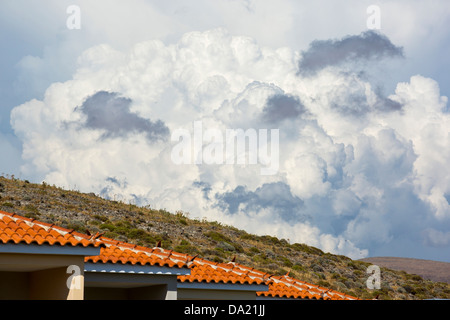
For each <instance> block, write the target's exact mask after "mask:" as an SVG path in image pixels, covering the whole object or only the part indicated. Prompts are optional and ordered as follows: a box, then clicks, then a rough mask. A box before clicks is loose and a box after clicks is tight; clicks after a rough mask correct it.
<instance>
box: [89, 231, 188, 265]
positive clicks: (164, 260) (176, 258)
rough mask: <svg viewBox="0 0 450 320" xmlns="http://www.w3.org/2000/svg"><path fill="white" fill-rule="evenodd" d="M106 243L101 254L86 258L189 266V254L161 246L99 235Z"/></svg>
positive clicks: (102, 260) (108, 261)
mask: <svg viewBox="0 0 450 320" xmlns="http://www.w3.org/2000/svg"><path fill="white" fill-rule="evenodd" d="M99 240H100V241H101V242H102V243H103V244H104V245H105V247H104V248H101V250H100V254H99V255H97V256H90V257H86V258H85V262H92V263H122V264H131V265H136V264H139V265H142V266H143V265H151V266H160V267H175V268H187V267H188V265H189V264H190V262H189V261H188V259H189V256H188V255H186V254H182V253H178V252H175V251H172V250H164V249H162V248H159V247H155V248H147V247H142V246H138V245H134V244H131V243H126V242H122V241H116V240H113V239H109V238H105V237H99Z"/></svg>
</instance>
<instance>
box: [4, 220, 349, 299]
mask: <svg viewBox="0 0 450 320" xmlns="http://www.w3.org/2000/svg"><path fill="white" fill-rule="evenodd" d="M0 299H8V300H15V299H19V300H27V299H31V300H44V299H52V300H61V299H63V300H67V299H70V300H72V299H74V300H95V299H102V300H115V299H120V300H128V299H132V300H144V299H151V300H194V299H202V300H203V299H215V300H256V299H258V300H264V299H317V300H320V299H324V300H327V299H331V300H357V298H355V297H351V296H348V295H345V294H343V293H340V292H336V291H333V290H329V289H326V288H322V287H319V286H316V285H313V284H308V283H305V282H302V281H299V280H296V279H293V278H291V277H289V275H285V276H272V275H270V274H268V273H265V272H262V271H259V270H256V269H254V268H249V267H246V266H243V265H240V264H238V263H235V262H234V261H232V262H229V263H214V262H211V261H208V260H205V259H202V258H199V257H193V256H190V255H188V254H183V253H179V252H174V251H172V250H167V249H164V248H161V247H159V246H157V247H154V248H147V247H143V246H138V245H134V244H130V243H126V242H123V241H117V240H113V239H109V238H106V237H103V236H102V235H101V234H99V233H97V234H94V235H87V234H82V233H79V232H76V231H74V230H68V229H65V228H61V227H59V226H56V225H53V224H48V223H44V222H40V221H37V220H34V219H29V218H26V217H22V216H19V215H16V214H12V213H7V212H3V211H0Z"/></svg>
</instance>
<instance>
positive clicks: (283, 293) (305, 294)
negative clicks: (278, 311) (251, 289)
mask: <svg viewBox="0 0 450 320" xmlns="http://www.w3.org/2000/svg"><path fill="white" fill-rule="evenodd" d="M271 280H272V281H271V283H269V290H268V291H261V292H257V295H258V296H261V297H263V296H264V297H279V298H295V299H316V300H359V299H358V298H356V297H352V296H349V295H347V294H345V293H342V292H338V291H334V290H331V289H327V288H323V287H321V286H317V285H314V284H310V283H307V282H304V281H301V280H297V279H294V278H292V277H289V276H288V275H285V276H274V277H271Z"/></svg>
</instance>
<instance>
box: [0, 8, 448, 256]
mask: <svg viewBox="0 0 450 320" xmlns="http://www.w3.org/2000/svg"><path fill="white" fill-rule="evenodd" d="M72 5H75V6H77V8H79V10H80V11H79V12H80V15H79V16H73V15H72V14H73V13H72V12H70V11H69V12H67V9H68V8H69V7H70V6H72ZM373 5H374V6H376V8H378V9H379V16H374V15H373V14H374V13H373V12H372V11H369V12H368V8H369V7H370V6H373ZM0 8H1V10H0V30H1V31H0V40H1V41H2V43H3V46H2V50H1V53H0V70H1V72H0V93H1V97H2V99H1V100H0V148H1V150H2V157H0V172H1V173H4V174H10V175H11V174H14V175H15V176H17V177H20V178H22V179H28V180H30V181H35V182H41V181H43V180H45V181H46V182H48V183H51V184H56V185H60V186H63V187H66V188H71V189H79V190H81V191H86V192H95V193H98V194H101V195H103V196H105V197H110V198H113V197H114V198H117V197H120V198H121V199H123V201H129V202H134V203H137V204H142V205H151V206H153V207H157V208H166V209H169V210H171V211H174V212H175V211H177V210H183V211H186V212H189V215H190V216H191V217H192V218H199V219H210V220H217V221H221V222H223V223H226V224H231V225H235V226H237V227H239V228H243V229H246V230H248V231H249V232H254V233H259V234H271V235H275V236H279V237H282V238H285V239H289V241H291V242H305V243H307V244H310V245H314V246H317V247H320V248H321V249H323V250H325V251H330V252H333V253H338V254H344V255H348V256H350V257H352V258H362V257H366V256H382V255H383V256H386V255H393V256H403V257H415V258H423V259H435V260H441V261H450V250H449V249H450V168H449V166H448V163H449V161H450V133H449V128H450V115H449V107H448V102H447V97H448V96H449V95H450V78H449V77H450V72H449V69H450V35H449V32H448V30H450V28H449V27H450V25H449V24H450V19H449V18H450V4H449V3H448V1H446V0H435V1H420V0H415V1H406V0H400V1H356V0H355V1H353V0H351V1H348V0H346V1H325V0H321V1H313V2H311V1H293V0H282V1H270V0H263V1H252V0H247V1H239V0H218V1H214V2H211V1H201V0H194V1H189V3H186V1H181V0H180V1H178V0H173V1H172V0H171V1H164V2H161V1H145V0H131V1H126V2H124V1H103V0H99V1H95V2H94V3H92V1H80V0H79V1H75V0H70V1H69V0H67V1H66V0H64V1H56V0H54V1H52V0H45V1H39V2H34V1H27V0H15V1H13V0H4V1H2V3H1V4H0ZM73 18H75V19H78V18H79V20H76V21H79V22H80V25H79V26H80V28H79V29H78V28H75V29H71V28H68V26H67V22H68V20H69V22H70V21H75V20H71V19H73ZM374 18H375V19H378V18H379V20H376V21H379V22H380V25H379V28H375V29H373V28H370V24H369V25H368V21H369V22H370V21H373V20H371V19H374ZM194 121H202V123H203V127H204V128H205V129H212V130H215V131H209V132H219V133H225V132H226V129H230V128H242V129H254V130H258V132H261V129H264V130H270V129H277V130H279V133H280V135H279V148H278V149H277V150H278V151H279V159H278V160H279V171H278V172H277V173H276V174H274V175H269V176H261V174H260V170H259V169H260V168H261V166H262V164H261V163H258V164H256V165H250V164H247V165H236V164H233V165H226V164H223V163H218V164H216V165H210V164H205V163H203V164H200V165H195V164H191V165H179V164H176V163H174V161H173V160H172V159H171V151H172V150H173V144H174V141H171V140H170V134H171V133H173V132H175V131H176V130H178V129H183V130H187V131H186V132H189V131H190V130H192V125H193V123H194ZM206 144H207V143H206ZM273 150H275V149H273Z"/></svg>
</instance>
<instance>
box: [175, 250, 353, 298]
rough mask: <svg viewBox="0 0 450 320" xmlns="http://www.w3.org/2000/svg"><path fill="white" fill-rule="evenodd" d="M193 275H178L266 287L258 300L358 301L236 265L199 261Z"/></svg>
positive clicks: (182, 278)
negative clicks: (261, 298) (266, 298)
mask: <svg viewBox="0 0 450 320" xmlns="http://www.w3.org/2000/svg"><path fill="white" fill-rule="evenodd" d="M190 268H191V274H190V275H183V276H178V281H179V282H200V283H201V282H206V283H211V282H213V283H241V284H266V285H268V286H269V289H268V290H267V291H259V292H257V295H258V296H259V297H272V298H277V297H278V298H294V299H317V300H357V298H355V297H352V296H349V295H346V294H344V293H341V292H337V291H334V290H330V289H327V288H322V287H320V286H317V285H313V284H309V283H306V282H303V281H300V280H297V279H294V278H292V277H289V276H288V275H285V276H273V275H270V274H269V273H265V272H262V271H259V270H256V269H254V268H250V267H246V266H243V265H240V264H238V263H235V262H229V263H213V262H210V261H207V260H204V259H199V258H196V259H195V260H194V261H193V264H192V265H191V266H190Z"/></svg>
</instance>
